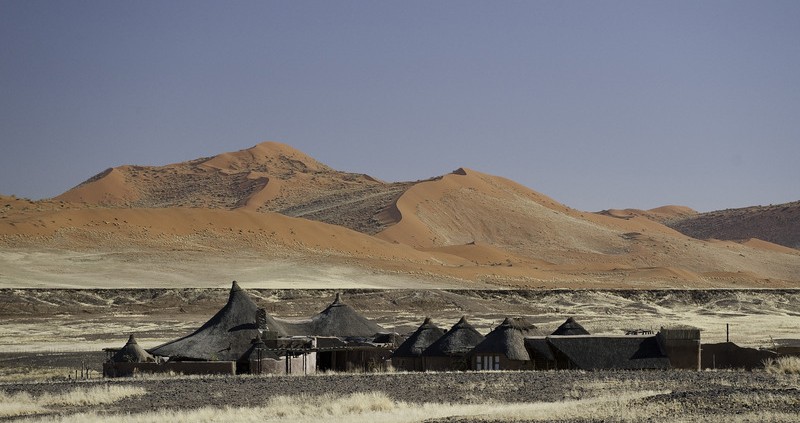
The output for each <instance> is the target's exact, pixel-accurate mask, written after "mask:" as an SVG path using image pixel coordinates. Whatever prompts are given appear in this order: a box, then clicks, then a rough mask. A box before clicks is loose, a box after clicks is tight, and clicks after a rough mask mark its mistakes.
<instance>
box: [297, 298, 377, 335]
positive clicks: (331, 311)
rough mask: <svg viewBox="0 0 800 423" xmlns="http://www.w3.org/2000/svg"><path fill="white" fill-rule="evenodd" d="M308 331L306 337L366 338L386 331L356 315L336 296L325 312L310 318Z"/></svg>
mask: <svg viewBox="0 0 800 423" xmlns="http://www.w3.org/2000/svg"><path fill="white" fill-rule="evenodd" d="M309 331H310V333H308V335H313V336H339V337H348V336H353V337H365V338H366V337H372V336H373V335H375V334H376V333H378V332H385V331H386V329H384V328H383V327H381V326H380V325H378V324H377V323H375V322H373V321H371V320H369V319H367V318H366V317H364V316H362V315H360V314H358V312H356V311H355V310H354V309H353V307H350V306H349V305H347V304H345V303H343V302H342V299H341V297H340V296H339V294H336V299H335V300H333V302H332V303H331V304H330V305H329V306H328V307H327V308H326V309H325V310H323V311H322V312H320V313H319V314H317V315H316V316H314V317H312V318H311V322H310V324H309Z"/></svg>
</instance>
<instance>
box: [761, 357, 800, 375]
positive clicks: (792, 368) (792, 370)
mask: <svg viewBox="0 0 800 423" xmlns="http://www.w3.org/2000/svg"><path fill="white" fill-rule="evenodd" d="M764 368H765V369H766V371H767V372H768V373H776V374H777V373H784V374H792V375H800V357H793V356H785V357H778V358H774V359H769V360H767V361H766V362H765V363H764Z"/></svg>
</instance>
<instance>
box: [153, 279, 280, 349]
mask: <svg viewBox="0 0 800 423" xmlns="http://www.w3.org/2000/svg"><path fill="white" fill-rule="evenodd" d="M259 329H261V330H267V331H270V332H274V333H276V334H278V335H285V330H284V329H283V327H282V324H281V323H280V322H278V321H277V320H275V319H274V318H273V317H272V316H270V315H268V314H267V313H265V312H264V311H263V310H259V308H258V306H257V305H256V303H255V302H253V300H252V299H251V298H250V296H248V295H247V293H246V292H245V291H244V290H243V289H242V288H241V287H239V284H237V283H236V281H234V282H233V284H232V286H231V291H230V295H229V296H228V302H227V303H226V304H225V307H223V308H222V309H221V310H220V311H218V312H217V314H215V315H214V317H212V318H211V319H210V320H209V321H207V322H206V323H205V324H203V326H201V327H200V329H197V330H196V331H195V332H194V333H192V334H190V335H188V336H185V337H183V338H180V339H176V340H174V341H170V342H167V343H166V344H162V345H159V346H157V347H155V348H153V349H151V350H150V352H151V353H152V354H153V355H159V356H164V357H171V358H175V359H182V360H206V361H234V360H238V359H239V358H240V357H241V356H242V355H243V354H244V353H245V352H246V351H247V350H248V349H249V348H250V346H251V343H250V341H252V340H253V339H254V338H258V337H260V333H261V331H260V330H259Z"/></svg>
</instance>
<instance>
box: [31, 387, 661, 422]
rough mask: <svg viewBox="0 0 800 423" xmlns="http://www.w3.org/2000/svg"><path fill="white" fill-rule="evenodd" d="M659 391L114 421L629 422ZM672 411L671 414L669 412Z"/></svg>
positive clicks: (368, 401) (358, 399) (363, 400)
mask: <svg viewBox="0 0 800 423" xmlns="http://www.w3.org/2000/svg"><path fill="white" fill-rule="evenodd" d="M661 393H665V392H653V391H642V392H630V393H626V394H617V395H613V396H612V395H609V396H605V397H597V398H591V399H585V400H570V401H561V402H556V403H541V402H540V403H473V404H440V403H426V404H422V405H418V404H409V403H405V402H398V401H394V400H392V399H391V398H389V397H388V396H387V395H386V394H384V393H381V392H371V393H355V394H352V395H347V396H342V397H336V396H333V395H323V396H317V397H312V396H304V395H301V396H293V397H289V396H281V397H275V398H272V399H271V400H269V401H268V402H267V404H265V406H263V407H248V408H224V409H221V408H210V407H207V408H202V409H197V410H186V411H172V410H162V411H156V412H146V413H139V414H127V415H120V416H115V417H114V420H115V421H118V422H131V423H134V422H137V423H138V422H156V421H159V422H160V421H170V422H215V421H237V422H307V421H312V420H319V419H324V420H325V421H327V422H330V423H338V422H355V423H358V422H374V421H380V422H387V423H401V422H419V421H424V420H429V419H441V418H448V417H461V418H469V419H470V420H474V421H481V420H495V421H497V420H500V421H518V420H533V421H536V420H540V421H552V420H567V419H576V418H577V419H579V418H605V419H611V418H614V419H615V420H625V421H634V420H639V419H641V418H648V417H652V416H654V415H655V416H666V415H669V414H665V413H661V412H660V409H658V410H649V409H645V410H642V409H634V408H630V407H629V403H630V402H631V401H634V400H639V399H643V398H647V397H650V396H653V395H657V394H661ZM670 412H672V410H670ZM108 417H109V416H107V415H100V414H96V413H83V414H75V415H71V416H63V417H48V418H44V419H36V420H33V421H37V422H97V421H105V420H107V419H108Z"/></svg>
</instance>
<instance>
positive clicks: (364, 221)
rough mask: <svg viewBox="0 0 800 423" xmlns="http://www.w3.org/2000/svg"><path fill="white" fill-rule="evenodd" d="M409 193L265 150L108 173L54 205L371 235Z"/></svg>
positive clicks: (284, 148)
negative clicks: (188, 210)
mask: <svg viewBox="0 0 800 423" xmlns="http://www.w3.org/2000/svg"><path fill="white" fill-rule="evenodd" d="M407 186H408V184H404V183H385V182H382V181H378V180H376V179H373V178H371V177H369V176H367V175H363V174H355V173H347V172H339V171H336V170H333V169H331V168H330V167H328V166H325V165H324V164H322V163H319V162H318V161H316V160H315V159H313V158H311V157H309V156H308V155H306V154H304V153H302V152H300V151H298V150H296V149H294V148H292V147H290V146H288V145H285V144H280V143H275V142H264V143H261V144H257V145H255V146H253V147H251V148H248V149H245V150H241V151H236V152H230V153H223V154H220V155H217V156H214V157H207V158H200V159H195V160H191V161H187V162H181V163H174V164H170V165H166V166H130V165H128V166H120V167H116V168H111V169H107V170H105V171H103V172H101V173H99V174H97V175H95V176H93V177H91V178H89V179H88V180H86V181H85V182H83V183H81V184H80V185H78V186H76V187H75V188H72V189H71V190H69V191H67V192H65V193H63V194H61V195H59V196H58V197H56V198H55V200H62V201H68V202H76V203H87V204H91V205H99V206H105V207H116V208H126V207H134V208H167V207H194V208H208V209H225V210H234V209H246V210H255V211H267V212H277V213H281V214H284V215H287V216H293V217H304V218H307V219H311V220H317V221H320V222H326V223H331V224H335V225H340V226H345V227H347V228H350V229H354V230H357V231H360V232H364V233H376V232H378V231H379V230H380V229H382V228H383V225H382V223H381V222H380V221H378V220H375V219H374V218H373V216H374V215H375V213H376V212H377V211H379V210H380V209H381V208H382V207H383V206H385V205H386V204H389V203H391V202H392V201H393V200H394V198H395V197H396V196H397V195H399V193H400V192H402V191H403V190H404V189H405V188H407Z"/></svg>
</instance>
